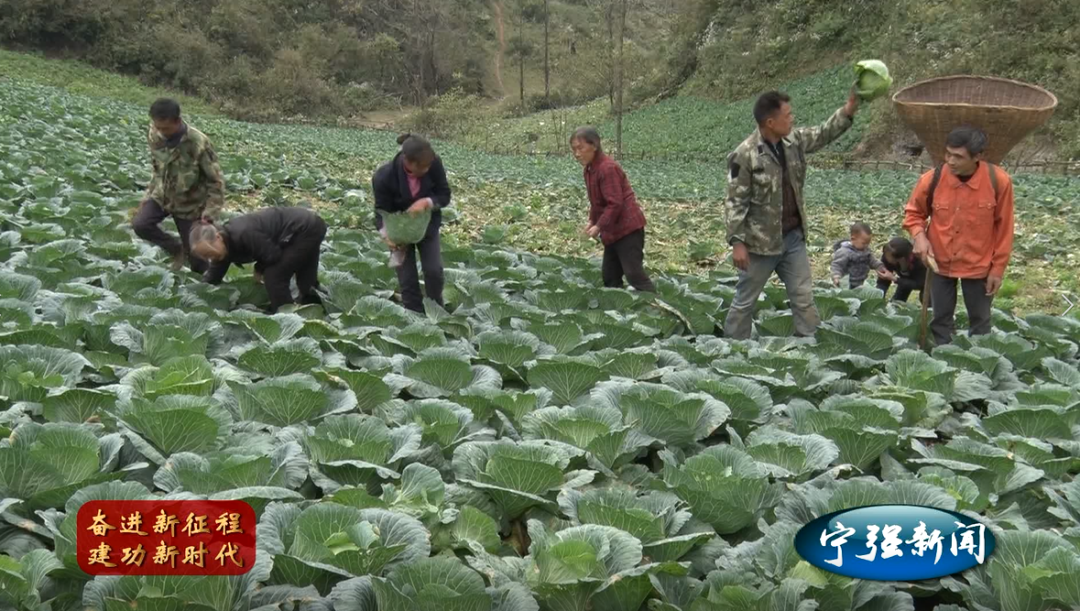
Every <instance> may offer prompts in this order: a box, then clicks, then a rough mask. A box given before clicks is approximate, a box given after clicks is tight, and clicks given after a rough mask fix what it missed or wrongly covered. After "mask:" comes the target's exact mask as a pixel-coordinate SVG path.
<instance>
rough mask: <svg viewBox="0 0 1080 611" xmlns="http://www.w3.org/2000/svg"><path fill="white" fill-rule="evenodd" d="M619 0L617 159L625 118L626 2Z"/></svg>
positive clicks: (620, 153)
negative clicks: (624, 46)
mask: <svg viewBox="0 0 1080 611" xmlns="http://www.w3.org/2000/svg"><path fill="white" fill-rule="evenodd" d="M627 1H628V0H618V2H619V39H618V45H617V47H616V56H615V152H616V157H615V158H616V159H622V156H623V146H622V118H623V39H624V38H625V37H626V36H625V35H626V3H627Z"/></svg>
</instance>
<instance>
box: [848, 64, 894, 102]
mask: <svg viewBox="0 0 1080 611" xmlns="http://www.w3.org/2000/svg"><path fill="white" fill-rule="evenodd" d="M855 77H856V79H858V80H857V81H856V83H855V87H856V94H857V95H858V96H859V99H861V100H863V101H866V102H869V101H870V100H876V99H877V98H880V97H881V96H883V95H886V94H888V93H889V87H891V86H892V77H891V76H889V67H888V66H886V65H885V64H884V62H881V61H878V60H876V59H866V60H863V61H861V62H858V63H857V64H855Z"/></svg>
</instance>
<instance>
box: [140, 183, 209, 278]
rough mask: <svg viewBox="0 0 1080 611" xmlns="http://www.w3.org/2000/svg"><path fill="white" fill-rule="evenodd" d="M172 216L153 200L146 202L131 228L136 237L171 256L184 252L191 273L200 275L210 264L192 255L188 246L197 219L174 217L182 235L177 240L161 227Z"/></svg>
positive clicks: (141, 206) (177, 229)
mask: <svg viewBox="0 0 1080 611" xmlns="http://www.w3.org/2000/svg"><path fill="white" fill-rule="evenodd" d="M170 216H172V215H171V214H169V213H168V212H166V211H165V210H164V209H163V208H162V207H161V206H160V205H158V203H157V202H155V201H154V200H152V199H150V200H146V201H145V202H143V203H142V204H141V205H140V206H139V211H138V212H137V213H136V214H135V218H134V219H133V220H132V221H131V228H132V229H134V230H135V235H137V236H139V237H140V238H142V239H144V240H146V241H147V242H150V243H151V244H154V245H156V246H160V247H161V248H163V249H164V250H165V251H166V252H168V253H169V254H170V255H173V256H176V254H177V253H179V252H183V253H184V255H186V256H187V262H188V267H189V268H190V269H191V271H193V272H195V273H198V274H201V273H203V272H205V271H206V269H207V267H209V264H208V263H207V262H206V261H203V260H202V259H200V258H198V257H196V256H194V255H192V254H191V246H190V245H189V244H188V239H189V237H190V234H191V226H192V225H194V224H195V219H191V220H188V219H179V218H176V217H175V216H173V217H172V220H173V222H174V223H176V231H177V232H179V233H180V239H179V240H177V239H176V238H175V237H173V236H172V235H170V234H168V233H165V232H164V231H162V229H161V227H160V225H161V221H164V220H165V219H166V218H167V217H170Z"/></svg>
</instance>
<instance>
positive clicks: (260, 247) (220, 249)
mask: <svg viewBox="0 0 1080 611" xmlns="http://www.w3.org/2000/svg"><path fill="white" fill-rule="evenodd" d="M325 237H326V222H325V221H323V220H322V219H321V218H319V216H318V215H317V214H315V213H314V212H311V211H310V210H305V209H303V208H264V209H262V210H257V211H255V212H251V213H248V214H244V215H241V216H238V217H235V218H233V219H230V220H229V221H227V222H226V223H225V224H224V225H222V226H219V225H215V224H214V223H206V222H203V223H198V224H197V225H195V227H194V228H193V229H192V230H191V250H192V252H193V253H194V254H195V256H197V257H201V258H203V259H206V260H207V261H209V262H210V269H208V270H207V271H206V273H205V274H203V281H205V282H208V283H210V284H219V283H220V282H221V280H222V279H223V278H224V277H225V272H227V271H229V266H230V265H232V264H234V263H235V264H237V265H242V264H244V263H254V264H255V281H256V282H262V283H263V284H265V286H266V293H267V295H268V296H269V297H270V308H269V310H268V311H269V313H271V314H273V313H274V312H277V310H278V308H280V307H281V306H283V305H285V304H287V303H294V301H293V295H292V288H291V287H290V281H291V280H292V278H293V277H294V276H295V277H296V286H297V288H298V289H299V290H300V303H301V304H312V303H314V304H321V303H322V300H321V299H320V298H319V295H318V293H316V292H315V289H317V288H318V287H319V279H318V274H319V248H320V247H321V246H322V241H323V238H325Z"/></svg>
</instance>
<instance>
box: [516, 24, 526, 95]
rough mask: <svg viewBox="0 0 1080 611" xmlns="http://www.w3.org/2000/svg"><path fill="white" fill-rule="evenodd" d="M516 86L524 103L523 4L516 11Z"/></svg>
mask: <svg viewBox="0 0 1080 611" xmlns="http://www.w3.org/2000/svg"><path fill="white" fill-rule="evenodd" d="M518 88H519V96H520V98H521V103H522V104H524V103H525V5H524V4H522V6H521V10H520V11H518Z"/></svg>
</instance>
